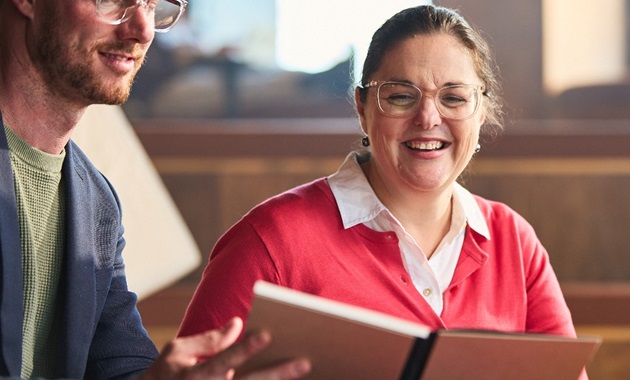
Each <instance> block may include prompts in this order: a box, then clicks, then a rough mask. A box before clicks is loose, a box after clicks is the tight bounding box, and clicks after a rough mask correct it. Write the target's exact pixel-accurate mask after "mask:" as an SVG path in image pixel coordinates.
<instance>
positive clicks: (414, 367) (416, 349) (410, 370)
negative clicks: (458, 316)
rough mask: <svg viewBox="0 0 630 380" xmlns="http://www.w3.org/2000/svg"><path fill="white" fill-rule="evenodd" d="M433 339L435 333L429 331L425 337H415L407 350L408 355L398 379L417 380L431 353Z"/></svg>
mask: <svg viewBox="0 0 630 380" xmlns="http://www.w3.org/2000/svg"><path fill="white" fill-rule="evenodd" d="M434 340H435V333H431V335H430V336H429V337H428V338H426V339H423V338H416V340H415V341H414V343H413V345H412V347H411V350H410V351H409V356H408V357H407V361H406V362H405V368H403V371H402V374H401V375H400V378H399V379H400V380H418V379H420V376H421V375H422V370H423V369H424V366H425V364H426V362H427V359H428V358H429V354H430V353H431V346H432V345H433V341H434Z"/></svg>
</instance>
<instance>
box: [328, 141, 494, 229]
mask: <svg viewBox="0 0 630 380" xmlns="http://www.w3.org/2000/svg"><path fill="white" fill-rule="evenodd" d="M359 161H360V155H359V154H358V153H357V152H352V153H350V154H349V155H348V156H347V157H346V159H345V161H344V162H343V164H342V165H341V166H340V167H339V169H338V170H337V172H335V173H334V174H332V175H330V176H329V177H328V185H329V186H330V189H331V190H332V192H333V195H334V197H335V200H336V201H337V207H339V212H340V214H341V219H342V221H343V226H344V228H346V229H347V228H350V227H353V226H355V225H357V224H361V223H365V222H367V221H370V220H372V219H374V218H376V216H377V215H378V214H380V213H381V212H387V213H389V210H387V208H386V207H385V206H384V205H383V204H382V203H381V201H380V200H379V199H378V197H377V196H376V194H375V193H374V190H372V187H371V186H370V183H369V182H368V180H367V178H366V177H365V174H364V173H363V170H362V169H361V165H360V163H359ZM453 202H454V207H458V208H459V209H460V210H461V211H462V212H463V214H464V217H465V218H466V221H467V223H468V225H469V226H470V228H472V229H473V230H474V231H475V232H477V233H479V234H481V235H482V236H484V237H485V238H486V239H488V240H489V239H490V232H489V230H488V224H487V223H486V220H485V219H484V217H483V214H482V212H481V209H480V208H479V205H478V204H477V202H476V201H475V198H474V196H473V195H472V194H471V193H470V192H469V191H468V190H466V189H465V188H464V187H463V186H461V185H460V184H458V183H455V184H454V185H453Z"/></svg>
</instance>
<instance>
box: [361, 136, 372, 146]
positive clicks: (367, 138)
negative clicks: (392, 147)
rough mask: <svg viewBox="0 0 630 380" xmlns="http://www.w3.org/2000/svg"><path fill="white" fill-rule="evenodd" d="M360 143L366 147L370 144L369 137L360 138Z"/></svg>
mask: <svg viewBox="0 0 630 380" xmlns="http://www.w3.org/2000/svg"><path fill="white" fill-rule="evenodd" d="M361 145H363V146H365V147H368V146H370V138H369V137H367V136H365V137H364V138H362V139H361Z"/></svg>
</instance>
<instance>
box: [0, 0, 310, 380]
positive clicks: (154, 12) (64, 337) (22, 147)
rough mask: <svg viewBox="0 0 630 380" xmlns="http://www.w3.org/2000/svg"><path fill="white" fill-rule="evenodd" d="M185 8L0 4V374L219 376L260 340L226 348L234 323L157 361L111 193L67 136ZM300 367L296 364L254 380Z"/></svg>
mask: <svg viewBox="0 0 630 380" xmlns="http://www.w3.org/2000/svg"><path fill="white" fill-rule="evenodd" d="M147 3H148V4H147ZM185 3H186V2H185V1H184V0H151V1H148V2H147V1H144V0H143V1H140V0H137V1H136V0H129V1H124V0H0V121H2V125H3V131H2V133H0V258H1V263H0V281H1V282H0V345H1V352H0V376H3V377H15V378H18V377H21V378H35V377H42V378H88V379H109V378H126V377H131V376H138V375H140V376H141V378H146V379H151V378H175V377H177V378H221V379H225V378H231V377H232V376H233V375H234V368H236V367H238V365H239V364H241V363H243V362H244V361H245V360H247V359H248V358H249V357H250V356H251V355H253V354H255V353H256V352H258V351H260V350H261V349H263V348H264V347H265V346H267V345H268V344H269V342H270V339H271V338H270V336H269V334H268V333H266V332H259V333H256V334H253V335H251V336H247V337H245V338H244V339H243V340H241V341H240V342H239V343H237V344H234V345H232V344H233V343H234V342H235V341H236V339H237V338H238V337H239V335H240V332H241V329H242V321H240V320H239V319H233V320H232V321H230V323H228V325H226V326H225V327H224V328H223V329H221V330H216V331H209V332H207V333H204V334H201V335H197V336H192V337H189V338H182V339H176V340H173V341H172V342H171V343H169V344H168V345H167V346H166V347H165V348H164V349H163V351H162V354H161V355H160V356H158V352H157V350H156V348H155V347H154V345H153V343H152V342H151V341H150V339H149V337H148V335H147V333H146V331H145V330H144V328H143V327H142V324H141V321H140V317H139V314H138V311H137V309H136V306H135V304H136V297H135V295H134V294H133V293H131V292H129V291H128V289H127V284H126V278H125V274H124V263H123V259H122V249H123V247H124V245H125V240H124V238H123V227H122V225H121V210H120V205H119V202H118V198H117V197H116V193H115V192H114V190H113V188H112V187H111V185H110V184H109V182H107V180H106V179H105V178H104V177H103V176H102V175H101V174H100V173H99V172H98V171H97V170H96V169H95V168H94V166H93V165H92V164H91V163H90V162H89V160H88V159H87V157H85V155H84V154H83V153H82V152H81V151H80V150H79V148H78V147H77V146H76V145H75V144H74V143H73V142H72V141H71V140H70V137H71V135H72V131H73V130H74V128H75V127H76V125H77V123H78V121H79V120H80V119H81V116H82V115H83V113H84V111H85V110H86V108H87V107H88V106H89V105H91V104H96V103H105V104H121V103H123V102H124V101H125V100H126V99H127V97H128V95H129V91H130V87H131V84H132V81H133V78H134V76H135V75H136V72H137V71H138V69H139V68H140V66H141V64H142V62H143V59H144V56H145V54H146V51H147V49H148V48H149V46H150V44H151V42H152V40H153V37H154V32H155V31H156V30H157V31H167V30H168V29H170V28H171V27H172V26H173V25H174V24H175V23H176V22H177V19H178V18H179V17H180V16H181V14H182V12H183V11H184V8H185V5H186V4H185ZM104 143H107V142H104ZM112 154H116V152H115V147H112ZM231 345H232V346H231ZM229 346H231V347H229ZM228 347H229V348H228ZM209 357H210V358H211V359H209V360H205V359H206V358H209ZM308 371H309V363H308V362H306V361H304V360H295V361H293V362H289V363H286V364H284V365H281V366H278V367H275V368H273V369H270V370H268V371H265V372H261V373H258V374H256V375H255V376H258V377H259V378H264V379H285V378H286V379H289V378H296V377H300V376H302V375H303V374H305V373H306V372H308Z"/></svg>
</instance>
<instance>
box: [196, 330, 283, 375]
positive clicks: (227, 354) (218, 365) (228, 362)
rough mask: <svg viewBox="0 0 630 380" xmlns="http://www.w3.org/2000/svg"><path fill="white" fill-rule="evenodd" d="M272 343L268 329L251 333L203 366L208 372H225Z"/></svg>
mask: <svg viewBox="0 0 630 380" xmlns="http://www.w3.org/2000/svg"><path fill="white" fill-rule="evenodd" d="M269 343H271V334H269V332H267V331H257V332H254V333H252V334H249V335H248V336H246V337H245V338H243V340H241V341H240V342H238V343H237V344H235V345H233V346H232V347H230V348H228V349H227V350H225V351H223V352H221V353H219V354H217V355H215V356H214V357H212V359H211V360H208V361H207V362H205V363H203V364H202V365H201V367H202V368H203V370H204V372H205V371H208V372H207V373H225V372H226V371H228V370H229V369H231V368H236V367H238V366H240V365H241V364H243V363H244V362H245V361H247V359H249V358H250V357H252V356H253V355H254V354H256V353H258V352H260V351H261V350H263V349H264V348H265V347H267V346H268V345H269Z"/></svg>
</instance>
